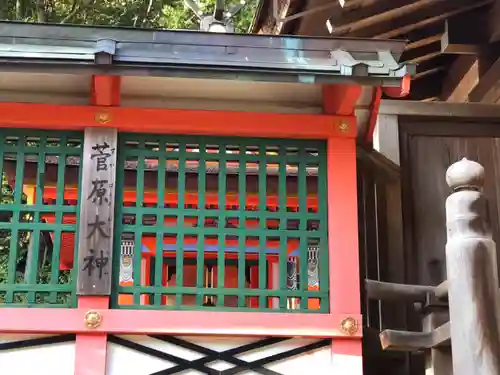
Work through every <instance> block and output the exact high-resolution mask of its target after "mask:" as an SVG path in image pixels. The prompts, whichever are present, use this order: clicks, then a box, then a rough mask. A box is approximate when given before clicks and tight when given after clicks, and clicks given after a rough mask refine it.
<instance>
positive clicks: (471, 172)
mask: <svg viewBox="0 0 500 375" xmlns="http://www.w3.org/2000/svg"><path fill="white" fill-rule="evenodd" d="M483 181H484V168H483V166H482V165H481V164H479V163H477V162H475V161H472V160H469V159H467V158H463V159H462V160H460V161H457V162H456V163H454V164H452V165H451V166H450V167H449V168H448V170H447V171H446V182H447V183H448V186H449V187H450V188H452V189H453V190H459V189H470V190H479V189H480V188H481V187H482V186H483Z"/></svg>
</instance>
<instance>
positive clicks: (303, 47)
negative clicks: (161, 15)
mask: <svg viewBox="0 0 500 375" xmlns="http://www.w3.org/2000/svg"><path fill="white" fill-rule="evenodd" d="M0 35H2V37H1V39H0V66H1V68H0V69H1V70H3V71H17V72H20V71H21V72H36V73H40V72H44V73H45V72H53V71H54V70H57V71H58V72H60V73H73V74H74V73H80V72H81V73H88V74H103V73H106V74H116V75H124V76H149V77H151V76H156V77H186V78H215V79H229V80H250V81H267V82H300V83H320V84H327V83H328V84H331V83H350V84H353V83H354V84H355V83H358V84H362V85H369V86H387V87H394V86H396V87H397V86H400V81H401V79H402V78H403V77H404V76H405V75H406V74H408V73H411V72H412V66H411V65H400V64H398V62H397V61H398V59H399V57H400V55H401V53H402V52H403V50H404V45H405V43H404V42H401V41H384V40H380V41H376V42H374V41H368V40H363V39H352V38H305V37H289V36H280V37H275V36H264V35H237V34H213V33H202V32H192V31H165V30H137V29H124V28H104V27H89V26H71V25H41V24H17V23H6V22H3V23H0ZM360 54H362V55H363V58H362V59H359V60H358V59H356V58H355V56H358V55H360Z"/></svg>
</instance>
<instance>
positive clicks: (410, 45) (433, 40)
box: [405, 34, 443, 51]
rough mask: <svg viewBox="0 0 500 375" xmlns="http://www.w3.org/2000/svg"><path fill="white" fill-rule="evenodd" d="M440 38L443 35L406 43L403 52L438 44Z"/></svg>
mask: <svg viewBox="0 0 500 375" xmlns="http://www.w3.org/2000/svg"><path fill="white" fill-rule="evenodd" d="M442 36H443V34H437V35H432V36H429V37H427V38H423V39H419V40H416V41H414V42H411V43H408V44H407V45H406V48H405V51H409V50H412V49H415V48H420V47H424V46H427V45H429V44H433V43H437V42H440V41H441V37H442Z"/></svg>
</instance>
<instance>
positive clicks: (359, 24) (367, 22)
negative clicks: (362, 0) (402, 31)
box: [332, 0, 443, 36]
mask: <svg viewBox="0 0 500 375" xmlns="http://www.w3.org/2000/svg"><path fill="white" fill-rule="evenodd" d="M440 2H443V0H419V1H417V2H414V3H411V4H407V5H404V6H402V7H398V8H393V9H390V10H387V11H385V12H383V13H378V14H374V15H372V16H370V17H363V18H361V19H359V20H357V21H353V22H350V23H348V24H345V25H342V26H338V27H335V26H334V29H333V32H332V35H335V36H340V35H346V34H348V33H350V32H353V31H357V30H359V29H363V28H366V27H370V26H373V25H375V24H377V23H381V22H385V21H389V20H391V19H394V18H397V17H402V16H404V15H407V14H410V13H413V12H415V11H417V10H420V9H422V8H424V7H429V6H431V5H434V4H437V3H440Z"/></svg>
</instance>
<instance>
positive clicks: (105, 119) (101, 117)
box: [95, 112, 111, 125]
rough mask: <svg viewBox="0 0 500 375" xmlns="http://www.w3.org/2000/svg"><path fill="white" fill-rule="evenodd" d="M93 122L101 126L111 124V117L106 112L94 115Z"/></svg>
mask: <svg viewBox="0 0 500 375" xmlns="http://www.w3.org/2000/svg"><path fill="white" fill-rule="evenodd" d="M95 120H96V121H97V122H98V123H99V124H101V125H103V124H107V123H109V122H111V115H110V114H109V113H108V112H99V113H96V115H95Z"/></svg>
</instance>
